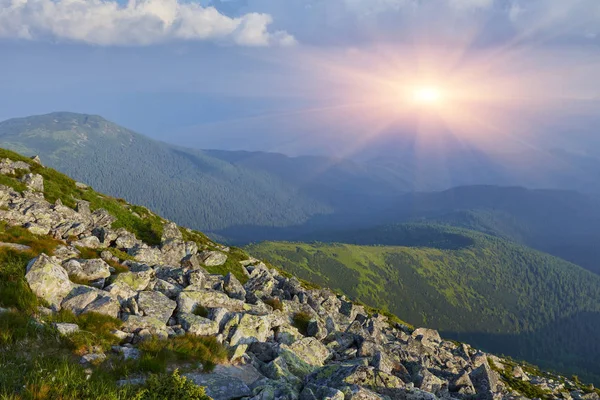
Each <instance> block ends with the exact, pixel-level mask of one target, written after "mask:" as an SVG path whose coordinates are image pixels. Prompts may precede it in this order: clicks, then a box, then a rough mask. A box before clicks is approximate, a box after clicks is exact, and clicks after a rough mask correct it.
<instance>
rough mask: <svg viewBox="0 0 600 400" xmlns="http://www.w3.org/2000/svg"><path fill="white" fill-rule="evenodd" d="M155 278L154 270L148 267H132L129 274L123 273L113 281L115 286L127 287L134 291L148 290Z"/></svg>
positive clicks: (140, 265)
mask: <svg viewBox="0 0 600 400" xmlns="http://www.w3.org/2000/svg"><path fill="white" fill-rule="evenodd" d="M153 277H154V270H153V269H152V268H150V267H149V266H147V265H143V264H135V265H131V266H130V268H129V272H123V273H120V274H119V275H117V276H116V277H115V279H114V281H113V283H114V284H118V285H121V284H122V285H127V286H129V287H130V288H131V289H132V290H137V291H142V290H146V288H147V287H148V285H149V284H150V280H152V278H153Z"/></svg>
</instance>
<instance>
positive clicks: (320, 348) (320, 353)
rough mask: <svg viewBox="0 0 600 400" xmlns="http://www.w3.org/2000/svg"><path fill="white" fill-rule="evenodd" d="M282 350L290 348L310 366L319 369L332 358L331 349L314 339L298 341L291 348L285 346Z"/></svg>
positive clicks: (308, 338)
mask: <svg viewBox="0 0 600 400" xmlns="http://www.w3.org/2000/svg"><path fill="white" fill-rule="evenodd" d="M282 348H288V349H289V350H291V351H293V352H294V353H295V354H297V355H298V356H299V357H300V358H302V360H304V361H305V362H307V363H308V364H310V365H314V366H319V367H320V366H323V365H324V364H325V361H326V360H327V359H329V357H330V352H329V349H327V347H325V345H324V344H323V343H321V342H320V341H318V340H317V339H315V338H313V337H307V338H303V339H300V340H297V341H295V342H294V343H293V344H292V345H290V346H289V347H288V346H286V345H284V346H282Z"/></svg>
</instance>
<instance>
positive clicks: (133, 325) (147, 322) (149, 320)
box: [121, 314, 169, 339]
mask: <svg viewBox="0 0 600 400" xmlns="http://www.w3.org/2000/svg"><path fill="white" fill-rule="evenodd" d="M123 319H124V322H123V327H122V328H121V329H122V330H123V332H126V333H137V334H140V332H142V331H145V333H146V334H147V336H157V337H159V338H164V339H166V338H167V337H169V332H168V330H167V327H166V325H165V324H164V323H163V322H162V321H159V320H158V319H156V318H153V317H148V316H146V317H142V316H139V315H129V314H127V315H125V317H124V318H123Z"/></svg>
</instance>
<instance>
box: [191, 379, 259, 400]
mask: <svg viewBox="0 0 600 400" xmlns="http://www.w3.org/2000/svg"><path fill="white" fill-rule="evenodd" d="M184 376H185V377H186V378H188V379H190V380H191V381H192V382H194V383H195V384H196V385H198V386H204V387H205V388H206V394H207V395H208V396H210V397H211V398H213V399H214V400H233V399H240V398H242V397H247V396H250V395H251V394H252V391H251V390H250V388H249V387H248V385H247V384H245V383H244V382H243V381H242V380H241V379H238V378H234V377H231V376H227V375H223V374H219V373H213V374H198V373H189V374H185V375H184Z"/></svg>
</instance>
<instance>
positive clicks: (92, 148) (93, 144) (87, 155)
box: [0, 113, 399, 230]
mask: <svg viewBox="0 0 600 400" xmlns="http://www.w3.org/2000/svg"><path fill="white" fill-rule="evenodd" d="M0 143H1V144H2V145H3V146H4V147H7V148H10V149H13V150H17V151H19V152H22V153H24V154H27V155H33V154H39V155H40V156H41V157H42V159H43V161H44V162H45V163H46V164H48V165H50V166H52V167H55V168H57V169H58V170H61V171H63V172H65V173H68V174H70V175H72V176H73V177H74V178H76V179H78V180H81V181H83V182H86V183H88V184H90V185H92V186H94V187H96V188H98V189H99V190H102V191H105V192H108V193H110V194H111V195H115V196H119V197H124V198H126V199H128V200H130V201H132V202H137V203H141V204H144V205H147V206H149V207H152V208H153V209H156V210H158V211H160V212H161V213H163V214H164V215H165V216H166V217H168V218H171V219H173V220H175V221H179V222H182V223H186V224H188V225H191V226H193V227H196V228H202V229H206V230H215V229H221V228H225V227H228V226H231V225H250V226H288V225H297V224H302V223H304V222H305V221H306V220H308V219H309V218H310V217H312V216H315V215H320V214H328V213H331V212H333V211H335V209H336V208H337V207H342V205H345V204H346V202H345V201H344V199H347V197H348V195H350V194H351V195H356V197H357V199H358V198H361V196H360V193H368V192H370V191H373V190H376V189H377V190H378V194H381V192H386V191H392V193H397V190H396V188H397V186H399V184H396V183H394V184H389V185H387V186H386V185H384V184H383V182H382V180H381V179H379V178H377V177H372V176H370V175H369V172H367V171H365V170H364V169H363V168H361V167H359V166H357V165H354V164H352V163H350V162H343V163H342V162H339V161H335V160H333V161H332V160H328V159H325V158H323V159H319V158H312V159H302V158H300V159H294V158H289V157H285V156H282V155H275V154H265V153H259V156H260V157H259V158H260V160H261V162H260V163H259V164H258V165H256V164H255V165H247V164H248V162H247V161H248V160H249V155H248V154H246V156H245V160H246V162H245V163H244V162H241V163H238V161H239V160H235V159H231V158H229V159H228V157H225V156H224V155H223V153H219V154H217V153H216V152H213V153H211V152H203V151H198V150H190V149H182V148H176V147H173V146H170V145H167V144H164V143H160V142H156V141H153V140H150V139H148V138H146V137H144V136H142V135H139V134H136V133H134V132H132V131H129V130H127V129H125V128H122V127H120V126H118V125H115V124H113V123H111V122H109V121H106V120H104V119H103V118H101V117H98V116H90V115H82V114H73V113H53V114H48V115H41V116H34V117H28V118H19V119H12V120H8V121H4V122H2V123H0ZM215 155H219V157H216V156H215ZM250 155H251V154H250ZM254 159H256V157H254ZM238 164H239V165H238ZM317 165H318V170H317V169H315V168H312V169H311V171H312V172H313V175H312V176H311V177H309V175H308V174H304V175H303V174H302V173H301V172H302V171H306V170H307V168H308V166H317ZM330 181H332V182H337V183H338V184H337V185H335V187H332V188H330V189H328V188H327V185H326V182H330ZM388 204H389V203H388Z"/></svg>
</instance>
